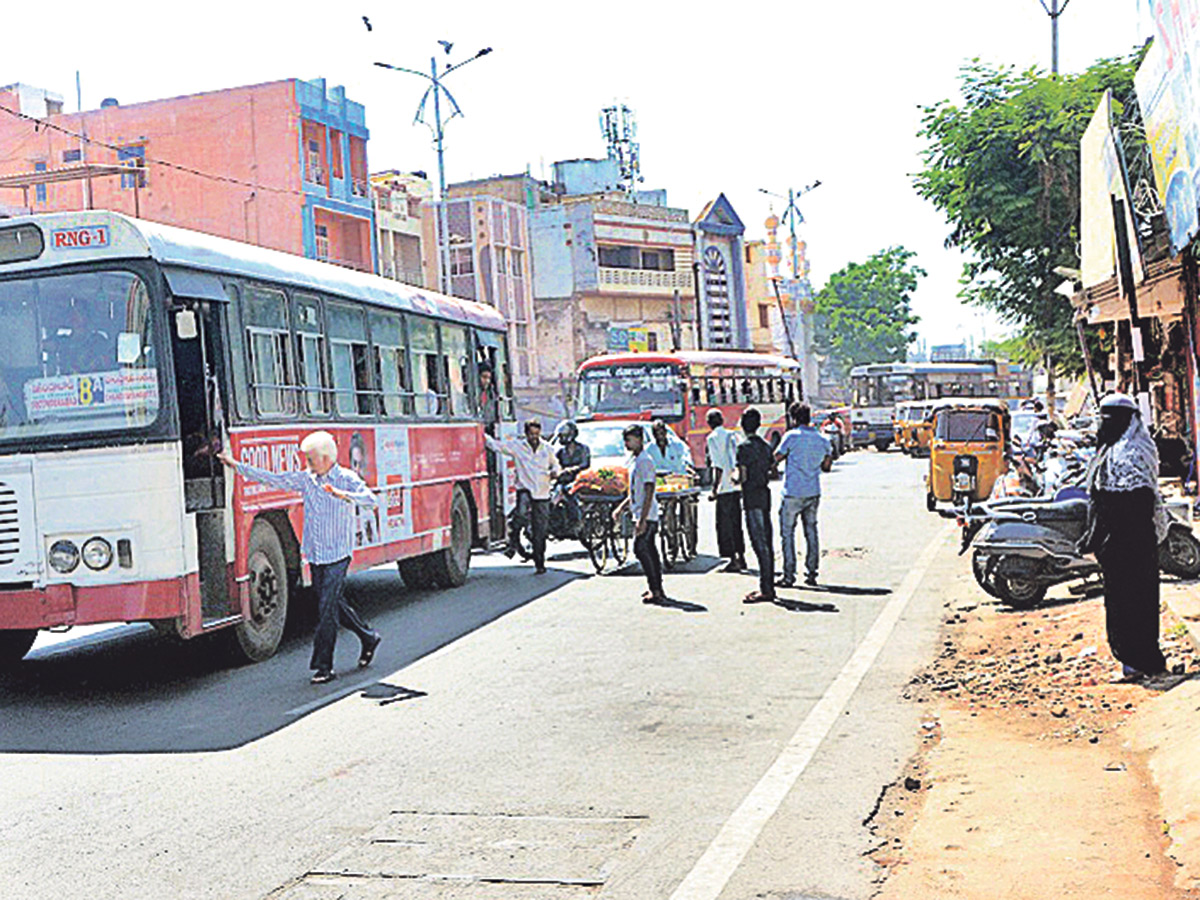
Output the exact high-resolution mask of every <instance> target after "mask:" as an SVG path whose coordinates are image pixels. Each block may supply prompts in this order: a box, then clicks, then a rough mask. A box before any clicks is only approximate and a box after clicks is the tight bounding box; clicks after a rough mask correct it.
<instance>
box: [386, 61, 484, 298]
mask: <svg viewBox="0 0 1200 900" xmlns="http://www.w3.org/2000/svg"><path fill="white" fill-rule="evenodd" d="M439 43H440V44H441V45H442V48H443V49H444V50H445V51H446V52H447V53H449V52H450V47H451V45H450V43H449V42H448V41H439ZM491 52H492V48H491V47H484V48H483V49H482V50H480V51H479V52H478V53H476V54H475V55H474V56H472V57H470V58H469V59H465V60H463V61H462V62H460V63H456V64H454V65H452V66H451V65H447V66H446V68H444V69H443V70H442V71H441V72H438V65H437V57H436V56H433V57H430V59H429V74H428V75H427V74H425V73H424V72H420V71H417V70H416V69H407V68H405V67H403V66H393V65H391V64H390V63H383V62H377V63H375V65H377V66H379V67H380V68H381V69H391V70H392V71H393V72H405V73H407V74H409V75H417V76H419V77H421V78H424V79H425V80H427V81H428V82H429V87H427V88H426V89H425V94H424V95H423V96H422V97H421V102H420V103H419V104H418V105H417V114H416V115H415V116H414V117H413V122H414V123H416V122H424V120H423V119H422V118H421V117H422V116H423V115H424V114H425V104H426V103H427V102H428V100H429V95H430V93H432V94H433V126H432V131H433V139H434V144H435V146H436V147H437V165H438V232H439V233H438V235H437V240H438V247H439V254H438V255H439V257H440V258H441V260H442V265H441V270H442V274H441V278H439V279H438V280H439V282H440V283H441V288H442V293H444V294H449V293H450V228H449V220H448V216H447V212H446V161H445V141H444V138H445V126H446V125H447V124H449V122H450V119H453V118H454V117H455V116H461V115H462V114H463V111H462V109H461V108H460V107H459V105H458V101H457V100H455V99H454V95H453V94H451V93H450V91H449V90H447V89H446V86H445V85H444V84H443V83H442V81H443V79H444V78H445V77H446V76H447V75H449V74H450V73H451V72H453V71H454V70H455V69H461V68H462V67H463V66H465V65H466V64H467V63H470V62H474V61H475V60H477V59H479V57H481V56H487V55H488V54H489V53H491ZM443 93H445V95H446V99H447V100H448V101H449V102H450V107H451V108H452V109H453V110H454V111H453V112H452V113H451V114H450V119H447V120H446V121H445V122H443V121H442V94H443ZM424 124H425V125H427V126H428V125H429V123H428V122H424Z"/></svg>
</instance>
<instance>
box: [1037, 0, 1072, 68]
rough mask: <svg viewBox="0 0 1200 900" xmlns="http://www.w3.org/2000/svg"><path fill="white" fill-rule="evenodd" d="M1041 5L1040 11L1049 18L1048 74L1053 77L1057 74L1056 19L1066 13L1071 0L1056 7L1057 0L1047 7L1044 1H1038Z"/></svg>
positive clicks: (1065, 0)
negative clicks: (1042, 10) (1044, 12)
mask: <svg viewBox="0 0 1200 900" xmlns="http://www.w3.org/2000/svg"><path fill="white" fill-rule="evenodd" d="M1038 2H1039V3H1041V4H1042V9H1044V10H1045V11H1046V15H1048V16H1049V17H1050V72H1051V74H1053V75H1057V74H1058V17H1059V16H1061V15H1062V14H1063V13H1065V12H1066V11H1067V6H1068V5H1069V4H1070V3H1071V0H1063V4H1062V6H1059V5H1058V0H1050V3H1049V5H1047V4H1046V0H1038Z"/></svg>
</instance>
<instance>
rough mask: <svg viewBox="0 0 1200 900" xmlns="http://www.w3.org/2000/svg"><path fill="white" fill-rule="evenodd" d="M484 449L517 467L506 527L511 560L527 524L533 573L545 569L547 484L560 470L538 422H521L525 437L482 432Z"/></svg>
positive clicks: (548, 517)
mask: <svg viewBox="0 0 1200 900" xmlns="http://www.w3.org/2000/svg"><path fill="white" fill-rule="evenodd" d="M484 439H485V440H486V441H487V445H488V448H489V449H491V450H494V451H495V452H496V453H502V454H504V455H505V456H507V457H509V458H510V459H512V461H513V462H514V463H515V464H516V470H517V507H516V509H514V510H513V515H512V521H511V523H510V525H509V529H508V549H506V550H505V551H504V552H505V553H506V554H507V555H508V556H509V558H510V559H511V558H512V557H513V556H514V555H515V554H516V552H517V539H518V536H519V535H520V533H521V529H522V528H523V527H525V526H526V525H527V524H528V525H529V530H530V540H531V542H532V544H533V564H534V566H535V567H536V568H535V570H534V571H535V573H536V574H538V575H541V574H542V573H544V572H545V571H546V527H547V525H548V524H549V520H550V486H551V485H552V484H553V483H554V479H555V478H557V477H558V475H559V473H560V472H561V471H562V469H561V467H560V466H559V464H558V460H557V459H555V458H554V451H553V450H551V449H550V445H549V444H548V443H546V442H545V441H543V440H542V423H541V422H539V421H538V420H537V419H530V420H529V421H527V422H526V423H525V437H524V438H513V439H512V440H509V441H498V440H496V439H495V438H494V437H492V436H491V435H490V434H485V435H484Z"/></svg>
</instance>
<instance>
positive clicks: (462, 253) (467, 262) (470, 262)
mask: <svg viewBox="0 0 1200 900" xmlns="http://www.w3.org/2000/svg"><path fill="white" fill-rule="evenodd" d="M450 274H451V275H474V274H475V259H474V257H473V256H472V255H471V248H470V247H451V248H450Z"/></svg>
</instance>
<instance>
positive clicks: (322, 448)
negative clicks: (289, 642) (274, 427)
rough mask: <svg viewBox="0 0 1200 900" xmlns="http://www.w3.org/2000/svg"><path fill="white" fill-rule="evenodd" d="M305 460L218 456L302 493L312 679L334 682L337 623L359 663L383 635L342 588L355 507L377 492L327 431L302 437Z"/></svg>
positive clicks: (371, 501)
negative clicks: (291, 468) (296, 468)
mask: <svg viewBox="0 0 1200 900" xmlns="http://www.w3.org/2000/svg"><path fill="white" fill-rule="evenodd" d="M300 452H301V453H303V454H304V457H305V460H306V461H307V462H308V470H307V471H302V472H270V471H268V470H266V469H260V468H257V467H255V466H251V465H247V464H246V463H241V462H238V461H237V460H235V459H234V458H233V457H232V456H230V455H229V453H228V452H221V453H219V454H218V455H217V459H219V460H220V461H221V462H223V463H224V464H225V465H227V466H229V467H230V468H231V469H235V470H236V471H237V473H238V474H239V475H241V476H242V477H243V478H246V479H248V480H250V481H257V482H259V483H260V484H265V485H269V486H270V487H273V488H277V489H278V490H283V491H291V492H293V493H297V494H299V495H300V496H301V497H302V498H304V533H303V537H302V538H301V540H300V550H301V552H302V553H303V554H304V558H305V559H307V560H308V567H309V570H310V571H311V572H312V586H313V590H314V591H315V592H316V595H317V630H316V631H315V632H314V634H313V652H312V659H311V660H310V662H309V668H311V669H312V670H313V675H312V678H311V679H310V681H311V682H312V683H313V684H325V683H326V682H328V681H333V679H334V677H335V675H334V671H333V648H334V645H335V644H336V642H337V631H338V624H339V623H340V624H342V625H344V626H345V627H346V628H349V629H350V630H351V631H353V632H354V633H355V634H356V635H358V640H359V642H360V643H361V644H362V650H361V652H360V653H359V655H358V665H359V668H362V667H364V666H368V665H370V664H371V660H372V659H374V657H375V651H376V649H378V647H379V642H380V641H381V640H382V638H381V637H380V635H379V632H377V631H375V630H374V629H373V628H371V626H370V625H368V624H367V623H366V622H364V621H363V619H362V617H361V616H360V615H359V614H358V612H357V610H355V609H354V607H353V606H351V605H350V604H349V603H347V602H346V597H345V595H344V594H343V592H342V588H343V586H344V584H345V581H346V571H347V570H348V569H349V568H350V554H351V553H352V552H353V549H354V509H355V507H374V506H375V495H374V494H373V493H372V492H371V489H370V488H369V487H367V485H366V484H365V483H364V482H363V480H362V479H361V478H360V477H359V476H358V474H357V473H356V472H355V471H354V470H353V469H347V468H343V467H342V466H339V465H338V462H337V441H336V440H335V439H334V437H333V435H332V434H330V433H329V432H328V431H314V432H313V433H312V434H310V435H308V436H307V437H305V438H304V440H302V441H301V442H300Z"/></svg>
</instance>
